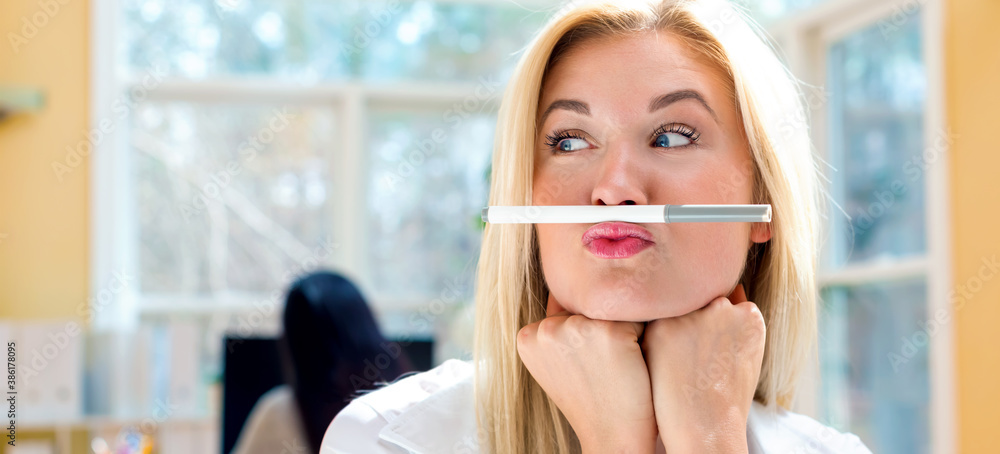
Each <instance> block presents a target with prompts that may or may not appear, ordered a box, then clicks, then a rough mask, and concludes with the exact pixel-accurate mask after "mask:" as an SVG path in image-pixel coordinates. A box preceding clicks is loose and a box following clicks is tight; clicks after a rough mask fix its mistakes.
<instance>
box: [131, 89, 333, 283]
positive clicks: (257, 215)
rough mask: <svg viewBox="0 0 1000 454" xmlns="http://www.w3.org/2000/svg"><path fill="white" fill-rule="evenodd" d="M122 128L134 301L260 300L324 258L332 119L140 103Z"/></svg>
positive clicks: (328, 235) (253, 107) (272, 110)
mask: <svg viewBox="0 0 1000 454" xmlns="http://www.w3.org/2000/svg"><path fill="white" fill-rule="evenodd" d="M132 122H133V125H132V131H131V144H130V145H131V150H132V166H133V168H132V178H133V181H132V183H131V185H132V186H131V187H134V188H135V191H136V192H135V195H134V197H135V201H136V208H135V209H136V211H137V216H138V218H139V232H138V235H139V243H138V244H139V245H141V250H140V251H139V252H138V257H139V262H140V267H141V270H142V272H141V276H142V279H141V281H142V282H141V288H142V291H143V292H144V293H161V292H164V293H171V294H206V293H218V292H224V291H254V292H270V291H273V290H276V289H279V288H282V286H283V284H285V280H287V276H288V275H289V273H292V274H296V273H297V272H299V271H300V270H302V269H303V268H304V267H309V266H316V265H317V262H318V261H321V260H327V259H329V258H330V256H331V254H332V252H331V251H330V250H331V248H335V244H332V232H331V226H330V222H329V219H328V214H329V213H330V211H331V209H330V203H331V198H330V197H329V196H328V195H329V194H330V190H329V189H330V188H329V184H330V175H329V169H331V160H332V159H333V156H332V153H331V150H332V149H333V145H332V138H333V137H336V133H335V127H334V124H335V123H334V116H333V113H332V112H331V111H329V110H327V109H322V108H302V107H296V106H273V105H260V104H245V105H243V104H196V103H187V102H162V103H160V102H158V103H152V102H150V103H144V104H142V105H140V106H139V107H138V108H137V109H136V111H135V115H134V116H133V118H132Z"/></svg>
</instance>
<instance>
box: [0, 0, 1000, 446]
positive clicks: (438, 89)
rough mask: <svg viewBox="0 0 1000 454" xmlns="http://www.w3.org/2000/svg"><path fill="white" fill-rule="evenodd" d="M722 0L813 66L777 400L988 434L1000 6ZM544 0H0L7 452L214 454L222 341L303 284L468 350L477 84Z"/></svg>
mask: <svg viewBox="0 0 1000 454" xmlns="http://www.w3.org/2000/svg"><path fill="white" fill-rule="evenodd" d="M743 5H744V6H745V7H746V8H747V9H748V10H749V11H750V12H751V13H752V14H753V15H754V16H755V17H757V18H758V20H759V21H760V22H761V23H762V24H764V26H765V28H766V30H767V31H768V32H769V33H770V34H771V35H772V36H773V37H774V40H775V42H776V44H777V45H778V46H779V47H780V49H781V52H782V58H783V59H784V60H785V61H786V62H787V64H788V65H789V67H790V68H791V70H792V71H793V72H794V73H795V75H796V76H798V77H799V78H801V79H802V80H803V81H804V82H805V83H806V84H807V85H806V86H805V88H804V93H805V96H806V99H807V102H808V105H809V113H810V119H808V120H807V119H805V118H802V119H795V118H790V119H789V122H790V125H792V124H794V123H796V122H806V121H809V125H810V127H811V128H812V130H813V138H814V142H815V145H816V150H817V153H818V156H819V157H820V158H821V159H822V161H823V162H822V164H821V169H822V170H823V173H824V175H825V177H826V179H825V180H824V182H823V183H824V185H825V186H826V190H827V191H828V192H829V194H830V195H831V197H830V209H829V217H828V218H826V219H824V220H823V221H824V227H825V229H826V231H827V235H828V240H827V242H826V243H825V246H824V248H823V250H822V251H821V270H822V271H821V274H820V276H819V280H820V284H821V289H822V298H823V303H822V307H821V319H820V327H821V339H820V345H819V347H820V352H819V353H820V358H819V362H818V365H817V366H816V367H815V368H813V369H812V370H811V373H810V374H809V377H808V383H807V384H806V392H805V393H803V396H802V397H801V398H800V399H799V402H798V403H797V408H796V409H797V410H798V411H801V412H804V413H807V414H810V415H812V416H814V417H816V418H817V419H819V420H820V421H823V422H825V423H827V424H830V425H832V426H834V427H836V428H838V429H841V430H849V431H852V432H855V433H857V434H858V435H859V436H861V438H862V439H863V440H864V441H865V442H866V443H867V444H868V446H869V447H871V448H872V450H873V451H874V452H877V453H907V454H910V453H930V452H935V453H951V452H984V453H985V452H995V446H996V445H997V444H998V443H1000V431H997V430H996V429H995V428H994V427H992V425H993V424H991V422H995V421H997V417H996V416H995V412H996V408H997V406H1000V388H998V387H997V385H996V383H997V382H996V380H995V377H996V375H997V373H998V372H1000V355H998V354H997V353H996V352H995V350H994V347H993V346H995V345H996V344H997V343H998V342H1000V330H997V329H996V328H995V327H994V325H995V324H996V321H997V320H1000V305H998V304H997V303H998V300H1000V285H998V284H997V282H996V281H995V280H993V276H994V275H995V274H996V273H997V272H998V270H997V269H996V266H997V265H996V258H995V257H996V254H997V253H998V252H1000V238H998V234H997V232H998V229H997V228H996V226H997V223H998V220H1000V217H998V216H1000V213H998V212H997V210H996V203H995V202H996V200H1000V184H998V183H996V179H995V174H996V169H997V168H1000V153H998V150H1000V140H998V139H997V137H998V136H997V135H996V134H995V130H996V127H995V126H994V125H993V124H992V120H994V119H996V118H997V116H996V114H995V112H994V110H995V109H994V107H993V106H994V105H996V104H998V103H1000V87H998V86H997V84H996V80H997V75H998V74H1000V4H998V3H996V2H993V1H989V0H905V1H868V0H748V1H747V2H745V3H743ZM558 7H559V4H558V2H553V1H544V0H523V1H521V0H519V1H504V0H468V1H459V0H454V1H437V2H432V1H409V0H398V1H395V0H394V1H386V2H382V1H373V2H367V1H366V2H360V1H346V0H343V1H342V0H312V1H309V0H296V1H292V0H289V1H261V0H183V1H174V2H167V1H165V0H161V1H141V0H110V1H106V2H98V1H73V0H70V1H66V2H60V1H56V0H42V1H39V2H34V1H7V2H4V3H3V4H2V5H0V31H2V32H3V36H4V37H5V38H6V42H5V43H4V44H5V45H2V46H0V194H3V196H2V197H0V338H2V339H3V341H4V343H5V344H6V342H8V339H16V340H17V345H18V347H17V355H18V366H19V367H24V368H26V369H25V370H24V371H22V372H20V373H19V375H18V377H19V378H18V380H19V382H18V386H19V387H20V389H19V394H20V396H19V402H18V421H17V437H18V444H19V447H18V448H14V449H12V448H10V447H8V446H6V445H2V446H0V453H28V452H30V453H49V452H58V453H85V452H91V451H90V449H91V441H92V440H93V439H94V438H95V437H102V438H103V439H106V440H108V441H109V442H110V441H113V440H114V438H115V437H116V436H118V434H119V433H120V432H121V431H122V429H123V428H126V427H129V426H135V427H139V428H141V429H142V430H143V431H146V432H149V433H150V434H152V435H154V437H155V439H156V448H155V451H156V452H159V453H171V454H172V453H218V452H222V450H223V443H224V438H227V437H229V438H231V431H232V429H226V428H225V425H226V423H225V421H224V419H225V418H224V413H225V412H226V410H225V408H224V405H223V401H224V399H223V398H222V396H223V395H224V394H225V393H226V389H225V386H226V383H228V382H229V380H227V379H225V370H224V369H225V367H224V365H225V364H227V361H228V360H234V359H233V358H232V357H231V356H232V350H231V349H228V350H230V351H228V352H227V346H228V345H230V343H232V342H235V343H236V344H240V345H244V344H245V345H257V346H258V347H255V348H259V350H256V352H257V353H255V354H259V355H260V357H261V358H262V359H261V363H260V364H261V367H262V368H263V367H266V366H265V365H266V364H272V363H268V361H271V360H270V359H267V358H268V357H269V356H268V355H271V356H273V351H272V350H273V345H270V344H268V343H267V342H268V341H267V340H268V339H273V338H274V337H275V336H277V335H278V334H279V332H280V314H281V309H282V306H283V302H284V292H285V291H286V290H287V287H288V285H290V283H291V282H292V281H293V280H294V279H295V278H296V277H297V276H300V275H302V274H304V273H309V272H312V271H318V270H322V269H333V270H337V271H339V272H341V273H344V274H345V275H346V276H348V277H349V278H351V279H352V280H353V281H354V282H356V283H357V284H358V285H359V287H360V288H361V290H362V291H363V293H364V295H365V296H366V297H367V298H368V300H369V302H370V303H371V305H372V308H373V310H374V311H375V312H376V315H377V318H378V322H379V324H380V327H381V329H382V331H383V333H384V334H385V335H386V336H387V337H389V338H391V339H395V340H401V341H406V342H407V343H408V344H409V345H412V346H413V347H412V348H411V351H410V353H411V354H413V355H414V356H416V357H417V361H416V362H419V363H421V364H424V367H432V366H433V365H436V364H440V363H441V362H442V361H444V360H446V359H448V358H455V357H457V358H469V357H470V354H471V352H470V348H471V339H472V310H473V308H472V301H471V295H472V286H473V282H474V270H475V265H476V259H477V257H476V256H477V254H478V250H479V241H480V234H481V228H482V227H481V225H480V222H479V219H478V213H479V209H480V208H481V207H482V206H483V205H484V203H485V200H486V196H487V177H488V166H489V159H490V151H491V144H492V139H493V129H494V122H495V118H496V110H497V107H498V101H499V98H500V94H501V93H502V91H503V88H504V84H505V83H506V80H507V79H508V77H509V75H510V72H511V70H512V67H513V65H514V63H515V61H516V59H517V56H518V51H519V50H520V49H521V48H522V47H523V46H524V45H525V44H526V43H527V42H528V40H529V39H530V38H531V36H532V34H533V33H534V32H535V31H536V30H537V29H538V28H539V27H540V26H541V25H542V24H543V23H544V22H545V21H546V19H547V18H548V17H549V16H550V15H551V14H552V13H553V12H554V11H556V10H557V9H558ZM224 339H226V340H225V341H224ZM261 340H263V342H264V343H263V344H259V343H257V342H261ZM244 341H245V342H244ZM248 348H249V347H248ZM269 351H272V353H267V352H269ZM227 353H228V356H227ZM272 359H273V358H272ZM251 364H252V363H251ZM246 365H247V363H246V362H244V363H242V365H241V366H240V367H246ZM251 373H252V372H251ZM230 378H232V377H230ZM268 386H270V385H268ZM251 400H252V398H251ZM6 425H7V424H6V423H5V424H4V426H6ZM227 430H228V431H230V434H229V435H225V434H224V432H225V431H227Z"/></svg>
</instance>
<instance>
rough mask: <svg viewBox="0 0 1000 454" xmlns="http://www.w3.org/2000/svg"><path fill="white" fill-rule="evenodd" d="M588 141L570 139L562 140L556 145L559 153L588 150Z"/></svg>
mask: <svg viewBox="0 0 1000 454" xmlns="http://www.w3.org/2000/svg"><path fill="white" fill-rule="evenodd" d="M587 145H588V144H587V141H586V140H583V139H575V138H568V139H562V140H560V141H559V143H557V144H556V150H559V151H577V150H582V149H584V148H587Z"/></svg>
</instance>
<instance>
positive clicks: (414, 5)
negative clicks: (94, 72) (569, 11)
mask: <svg viewBox="0 0 1000 454" xmlns="http://www.w3.org/2000/svg"><path fill="white" fill-rule="evenodd" d="M123 7H124V14H123V17H124V39H123V41H122V46H123V49H122V50H123V52H124V53H125V56H126V59H125V60H126V61H127V62H128V65H129V68H126V69H134V70H139V71H144V70H145V69H146V68H148V67H150V66H151V65H155V66H158V67H161V68H164V70H165V71H166V72H167V73H168V74H170V75H174V76H179V77H185V78H203V77H211V76H219V75H268V76H289V77H301V78H303V79H313V78H320V79H344V78H349V77H360V78H365V79H378V80H393V79H443V80H455V79H466V80H475V79H477V78H478V77H480V76H486V75H489V76H499V77H500V78H501V79H503V80H505V79H506V73H507V72H509V70H510V69H511V68H512V67H513V65H514V62H515V60H514V57H513V54H514V53H515V52H516V51H518V50H519V49H521V47H523V45H524V43H526V42H528V40H529V39H530V37H531V35H532V34H533V33H534V32H535V31H537V30H538V28H539V27H540V26H541V25H542V23H543V22H544V20H545V19H546V18H547V16H548V14H549V13H550V12H532V11H531V10H529V9H526V8H522V7H519V6H517V4H516V3H515V2H495V3H479V4H476V3H472V4H462V3H457V2H440V3H438V2H427V1H405V0H404V1H398V0H397V1H391V2H390V1H364V2H361V1H350V0H337V1H330V0H289V1H283V2H272V1H264V0H178V1H173V2H167V1H166V0H149V1H146V0H143V1H139V0H126V1H125V3H124V5H123Z"/></svg>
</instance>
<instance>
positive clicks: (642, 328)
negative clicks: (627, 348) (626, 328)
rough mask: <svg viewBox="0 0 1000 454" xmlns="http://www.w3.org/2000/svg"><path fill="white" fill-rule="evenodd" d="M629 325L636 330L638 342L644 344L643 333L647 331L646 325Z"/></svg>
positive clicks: (639, 323) (642, 323) (632, 323)
mask: <svg viewBox="0 0 1000 454" xmlns="http://www.w3.org/2000/svg"><path fill="white" fill-rule="evenodd" d="M628 324H629V325H630V326H631V327H632V329H634V330H635V339H636V341H637V342H642V333H644V332H645V331H646V324H645V323H644V322H628Z"/></svg>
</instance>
